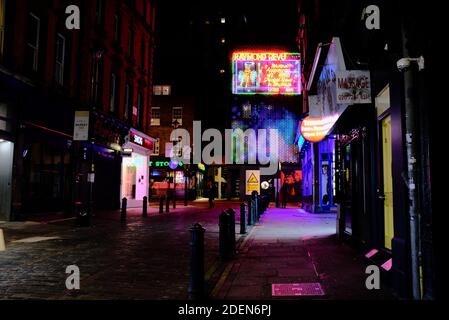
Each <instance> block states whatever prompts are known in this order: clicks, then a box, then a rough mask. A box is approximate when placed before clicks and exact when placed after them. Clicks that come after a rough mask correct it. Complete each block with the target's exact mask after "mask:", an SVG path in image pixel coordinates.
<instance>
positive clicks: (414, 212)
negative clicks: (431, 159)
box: [402, 22, 421, 300]
mask: <svg viewBox="0 0 449 320" xmlns="http://www.w3.org/2000/svg"><path fill="white" fill-rule="evenodd" d="M402 50H403V55H404V57H405V58H408V57H409V52H408V49H407V47H406V36H405V27H404V22H403V23H402ZM412 69H413V68H407V69H406V70H404V71H403V74H404V93H405V101H404V102H405V145H406V151H407V181H406V183H407V188H408V199H409V214H410V255H411V257H410V258H411V274H412V293H413V299H415V300H421V284H420V265H421V263H420V259H421V252H420V245H419V243H420V228H419V226H420V212H419V208H418V200H419V198H418V188H417V186H416V185H417V184H418V183H419V180H418V179H419V177H418V171H417V168H418V164H417V151H418V145H417V141H418V137H417V136H416V118H415V113H416V107H417V103H416V99H415V97H414V94H415V93H416V90H417V88H416V87H415V79H414V78H415V76H414V70H412ZM420 69H421V67H420Z"/></svg>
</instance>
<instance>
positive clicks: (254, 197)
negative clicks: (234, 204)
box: [251, 191, 259, 223]
mask: <svg viewBox="0 0 449 320" xmlns="http://www.w3.org/2000/svg"><path fill="white" fill-rule="evenodd" d="M251 199H252V202H251V205H252V209H253V210H252V214H253V221H254V223H256V222H257V221H258V220H259V218H258V210H259V204H258V201H257V199H258V193H257V191H253V192H251Z"/></svg>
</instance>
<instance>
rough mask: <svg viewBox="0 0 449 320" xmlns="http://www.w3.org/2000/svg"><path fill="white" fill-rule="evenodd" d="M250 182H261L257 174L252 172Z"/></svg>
mask: <svg viewBox="0 0 449 320" xmlns="http://www.w3.org/2000/svg"><path fill="white" fill-rule="evenodd" d="M248 183H259V180H257V178H256V176H255V175H254V173H253V174H251V176H250V177H249V179H248Z"/></svg>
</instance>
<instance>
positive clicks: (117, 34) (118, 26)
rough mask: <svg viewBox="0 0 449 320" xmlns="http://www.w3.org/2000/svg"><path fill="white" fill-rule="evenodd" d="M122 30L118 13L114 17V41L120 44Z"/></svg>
mask: <svg viewBox="0 0 449 320" xmlns="http://www.w3.org/2000/svg"><path fill="white" fill-rule="evenodd" d="M120 29H121V22H120V15H119V14H118V13H116V14H115V16H114V41H115V42H120Z"/></svg>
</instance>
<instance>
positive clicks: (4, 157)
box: [0, 139, 14, 221]
mask: <svg viewBox="0 0 449 320" xmlns="http://www.w3.org/2000/svg"><path fill="white" fill-rule="evenodd" d="M13 151H14V144H13V143H12V142H9V141H6V140H3V139H0V164H1V165H0V220H3V221H8V220H10V215H11V179H12V162H13Z"/></svg>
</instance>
